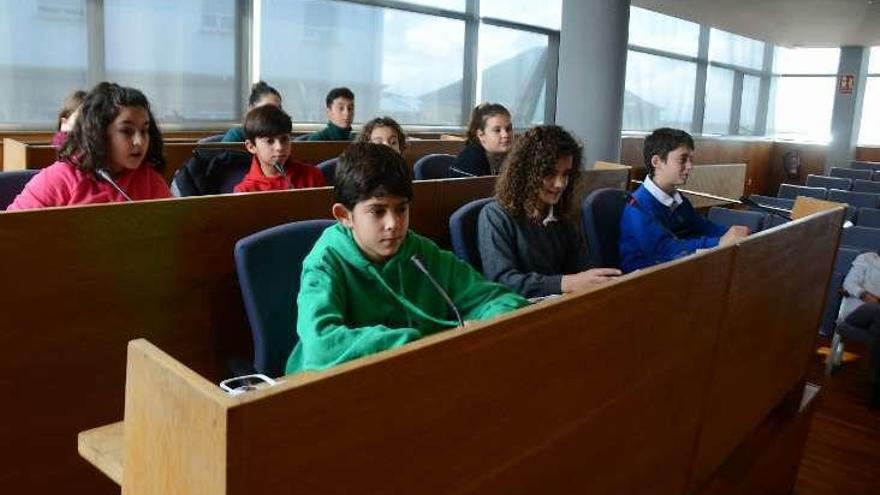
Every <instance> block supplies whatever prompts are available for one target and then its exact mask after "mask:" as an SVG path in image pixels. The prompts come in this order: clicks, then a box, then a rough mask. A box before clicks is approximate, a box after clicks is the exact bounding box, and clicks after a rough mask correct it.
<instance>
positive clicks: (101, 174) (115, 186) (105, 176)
mask: <svg viewBox="0 0 880 495" xmlns="http://www.w3.org/2000/svg"><path fill="white" fill-rule="evenodd" d="M95 173H96V174H98V177H100V178H102V179H104V180H105V181H107V183H109V184H110V185H111V186H113V189H116V191H117V192H118V193H119V194H121V195H122V197H123V198H125V200H126V201H134V200H133V199H131V196H129V195H128V194H126V192H125V190H123V189H122V188H121V187H119V184H117V183H116V181H115V180H113V177H111V176H110V171H108V170H107V169H106V168H98V169H95Z"/></svg>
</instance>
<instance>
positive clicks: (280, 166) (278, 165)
mask: <svg viewBox="0 0 880 495" xmlns="http://www.w3.org/2000/svg"><path fill="white" fill-rule="evenodd" d="M272 168H274V169H275V170H277V171H278V173H279V174H281V175H284V174H285V169H284V164H283V163H281V162H279V161H276V162H275V163H273V164H272Z"/></svg>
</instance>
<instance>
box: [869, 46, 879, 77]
mask: <svg viewBox="0 0 880 495" xmlns="http://www.w3.org/2000/svg"><path fill="white" fill-rule="evenodd" d="M869 56H870V57H871V58H870V61H869V62H868V74H880V46H875V47H873V48H871V55H869Z"/></svg>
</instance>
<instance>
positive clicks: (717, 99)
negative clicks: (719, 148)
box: [703, 67, 733, 134]
mask: <svg viewBox="0 0 880 495" xmlns="http://www.w3.org/2000/svg"><path fill="white" fill-rule="evenodd" d="M732 101H733V71H732V70H728V69H721V68H718V67H709V74H708V77H707V79H706V111H705V113H704V114H703V134H727V133H728V130H729V129H730V108H731V102H732Z"/></svg>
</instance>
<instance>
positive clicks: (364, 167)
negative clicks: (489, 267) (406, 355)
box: [286, 143, 528, 373]
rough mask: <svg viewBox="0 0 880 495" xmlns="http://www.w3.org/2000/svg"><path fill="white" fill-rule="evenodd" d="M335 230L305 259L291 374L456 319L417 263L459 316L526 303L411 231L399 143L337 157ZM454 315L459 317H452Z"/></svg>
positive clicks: (480, 315) (361, 146)
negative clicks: (439, 288) (391, 146)
mask: <svg viewBox="0 0 880 495" xmlns="http://www.w3.org/2000/svg"><path fill="white" fill-rule="evenodd" d="M334 194H335V197H336V203H335V204H334V205H333V210H332V211H333V216H334V217H336V219H337V220H339V222H338V223H337V224H336V225H334V226H332V227H329V228H328V229H327V230H325V231H324V233H323V234H322V235H321V237H320V238H319V239H318V241H317V242H316V243H315V247H314V248H313V249H312V251H311V252H310V253H309V255H308V256H307V257H306V259H305V260H304V261H303V270H302V283H301V285H300V287H301V288H300V292H299V296H298V297H297V308H298V315H297V333H298V334H299V338H300V340H299V343H297V345H296V347H295V348H294V349H293V353H292V354H291V355H290V358H289V359H288V360H287V368H286V370H287V373H293V372H296V371H300V370H317V369H324V368H329V367H331V366H334V365H337V364H339V363H343V362H345V361H349V360H352V359H355V358H359V357H361V356H367V355H370V354H374V353H376V352H380V351H384V350H386V349H391V348H394V347H398V346H401V345H403V344H406V343H407V342H412V341H414V340H418V339H420V338H422V337H424V336H427V335H431V334H433V333H436V332H439V331H441V330H444V329H447V328H451V327H456V326H459V321H458V320H457V319H455V318H456V317H455V316H453V315H454V314H455V313H454V310H453V309H452V308H451V307H450V306H449V305H448V304H447V303H446V301H445V299H444V297H443V296H442V295H441V294H440V293H439V292H438V290H437V289H436V288H435V287H434V286H433V285H432V284H431V282H430V281H429V280H428V278H427V276H426V275H425V274H424V273H422V272H421V271H420V270H419V268H418V267H417V266H416V264H415V263H414V262H413V261H412V258H413V257H416V258H417V259H418V260H420V261H421V262H422V263H423V264H424V266H425V267H426V268H427V270H428V271H429V272H430V273H431V275H432V276H433V277H434V278H435V279H436V280H437V282H438V283H439V285H440V286H441V287H442V288H443V290H444V291H446V292H447V293H448V294H449V297H450V298H451V299H452V302H453V304H454V305H455V306H456V308H457V310H458V312H459V313H460V315H461V320H464V321H468V320H481V319H487V318H491V317H493V316H496V315H499V314H502V313H505V312H508V311H511V310H514V309H517V308H521V307H523V306H526V305H527V304H528V302H527V301H526V300H525V299H524V298H522V297H521V296H519V295H517V294H514V293H513V292H511V291H510V290H508V289H506V288H505V287H503V286H501V285H499V284H495V283H492V282H489V281H487V280H486V279H485V278H483V276H482V275H480V274H479V273H478V272H477V271H476V270H474V269H473V268H472V267H471V266H470V265H468V264H467V263H465V262H463V261H461V260H459V259H458V258H456V257H455V255H453V254H452V253H450V252H449V251H444V250H442V249H440V248H438V247H437V245H436V244H434V243H433V242H432V241H430V240H428V239H426V238H424V237H422V236H420V235H418V234H416V233H414V232H410V231H409V203H410V200H412V177H411V171H410V168H409V166H407V164H406V162H404V160H403V158H402V157H401V156H400V154H398V153H396V152H395V151H394V150H393V149H391V148H389V147H387V146H382V145H378V144H374V143H356V144H354V145H352V146H351V147H349V148H348V150H346V151H345V153H343V154H342V156H340V158H339V165H338V166H337V169H336V185H335V189H334ZM450 317H451V318H453V319H450Z"/></svg>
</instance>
